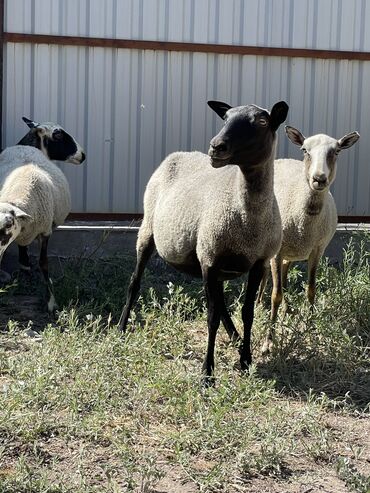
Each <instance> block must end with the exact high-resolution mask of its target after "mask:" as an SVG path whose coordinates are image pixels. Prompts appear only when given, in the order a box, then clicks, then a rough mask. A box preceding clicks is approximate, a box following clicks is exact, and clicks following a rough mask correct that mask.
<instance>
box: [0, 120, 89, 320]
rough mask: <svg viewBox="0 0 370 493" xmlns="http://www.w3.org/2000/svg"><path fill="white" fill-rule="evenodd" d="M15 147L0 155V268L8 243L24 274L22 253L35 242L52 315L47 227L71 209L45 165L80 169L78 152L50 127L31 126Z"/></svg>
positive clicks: (26, 265) (54, 171)
mask: <svg viewBox="0 0 370 493" xmlns="http://www.w3.org/2000/svg"><path fill="white" fill-rule="evenodd" d="M23 120H24V121H25V122H26V123H27V125H28V126H29V127H30V131H29V132H28V134H27V135H26V136H25V137H23V138H22V139H21V140H20V142H19V143H18V145H16V146H12V147H8V148H6V149H5V150H4V151H3V152H2V153H1V154H0V263H1V259H2V256H3V254H4V252H5V250H6V249H7V247H8V246H9V245H10V243H11V242H12V241H15V242H16V243H17V244H18V246H19V261H20V265H21V268H23V269H26V270H29V269H30V262H29V257H28V251H27V247H28V245H30V244H31V243H32V241H33V240H34V239H35V238H40V239H41V250H40V259H39V265H40V268H41V271H42V274H43V276H44V279H45V281H46V287H47V305H48V310H49V312H53V311H54V310H55V307H56V304H55V299H54V295H53V289H52V282H51V280H50V279H49V275H48V258H47V245H48V240H49V237H50V235H51V233H52V229H53V227H56V226H58V225H60V224H62V223H63V222H64V220H65V218H66V217H67V215H68V214H69V212H70V209H71V197H70V191H69V185H68V182H67V179H66V178H65V176H64V174H63V173H62V171H61V170H60V169H59V168H58V167H57V165H56V164H54V163H53V162H52V161H51V160H52V159H53V160H59V161H62V160H63V161H67V162H71V163H74V164H80V163H82V162H83V161H84V159H85V153H84V152H83V150H82V148H81V146H80V145H79V144H78V143H77V142H76V141H75V140H74V139H73V137H71V136H70V135H69V134H67V132H66V131H65V130H64V129H63V128H62V127H60V126H59V125H56V124H54V123H35V122H33V121H32V120H29V119H27V118H23Z"/></svg>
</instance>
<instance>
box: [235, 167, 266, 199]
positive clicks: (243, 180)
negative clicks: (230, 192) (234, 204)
mask: <svg viewBox="0 0 370 493" xmlns="http://www.w3.org/2000/svg"><path fill="white" fill-rule="evenodd" d="M238 188H239V196H240V198H241V200H242V201H243V202H244V203H245V202H249V201H251V200H252V201H253V202H254V203H258V204H261V203H265V202H266V201H271V199H272V196H273V189H274V169H273V160H272V159H269V160H267V161H266V162H265V163H263V164H260V165H258V166H255V167H253V168H245V167H243V166H239V173H238Z"/></svg>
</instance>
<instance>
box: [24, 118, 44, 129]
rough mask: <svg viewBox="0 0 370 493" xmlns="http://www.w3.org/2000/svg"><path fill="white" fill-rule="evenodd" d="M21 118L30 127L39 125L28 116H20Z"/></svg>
mask: <svg viewBox="0 0 370 493" xmlns="http://www.w3.org/2000/svg"><path fill="white" fill-rule="evenodd" d="M22 120H23V121H24V123H25V124H26V125H27V126H28V127H30V128H36V127H38V126H39V125H40V124H39V123H36V122H34V121H33V120H30V119H29V118H26V117H25V116H23V117H22Z"/></svg>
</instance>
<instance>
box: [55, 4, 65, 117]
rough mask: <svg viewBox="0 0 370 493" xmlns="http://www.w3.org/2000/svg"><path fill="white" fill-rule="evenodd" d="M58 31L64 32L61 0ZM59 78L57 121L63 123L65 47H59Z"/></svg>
mask: <svg viewBox="0 0 370 493" xmlns="http://www.w3.org/2000/svg"><path fill="white" fill-rule="evenodd" d="M58 30H59V34H60V35H61V34H62V31H63V0H59V18H58ZM57 49H58V78H57V94H58V101H57V121H58V123H61V121H62V109H61V106H62V55H63V54H62V50H63V49H64V48H63V46H58V48H57Z"/></svg>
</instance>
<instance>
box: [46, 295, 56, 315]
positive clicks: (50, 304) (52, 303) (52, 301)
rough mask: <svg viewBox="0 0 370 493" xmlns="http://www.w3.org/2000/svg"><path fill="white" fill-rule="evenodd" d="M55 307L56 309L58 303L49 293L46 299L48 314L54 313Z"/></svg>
mask: <svg viewBox="0 0 370 493" xmlns="http://www.w3.org/2000/svg"><path fill="white" fill-rule="evenodd" d="M57 309H58V305H57V303H56V301H55V298H54V295H50V298H49V301H48V312H49V313H50V315H55V312H56V310H57Z"/></svg>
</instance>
